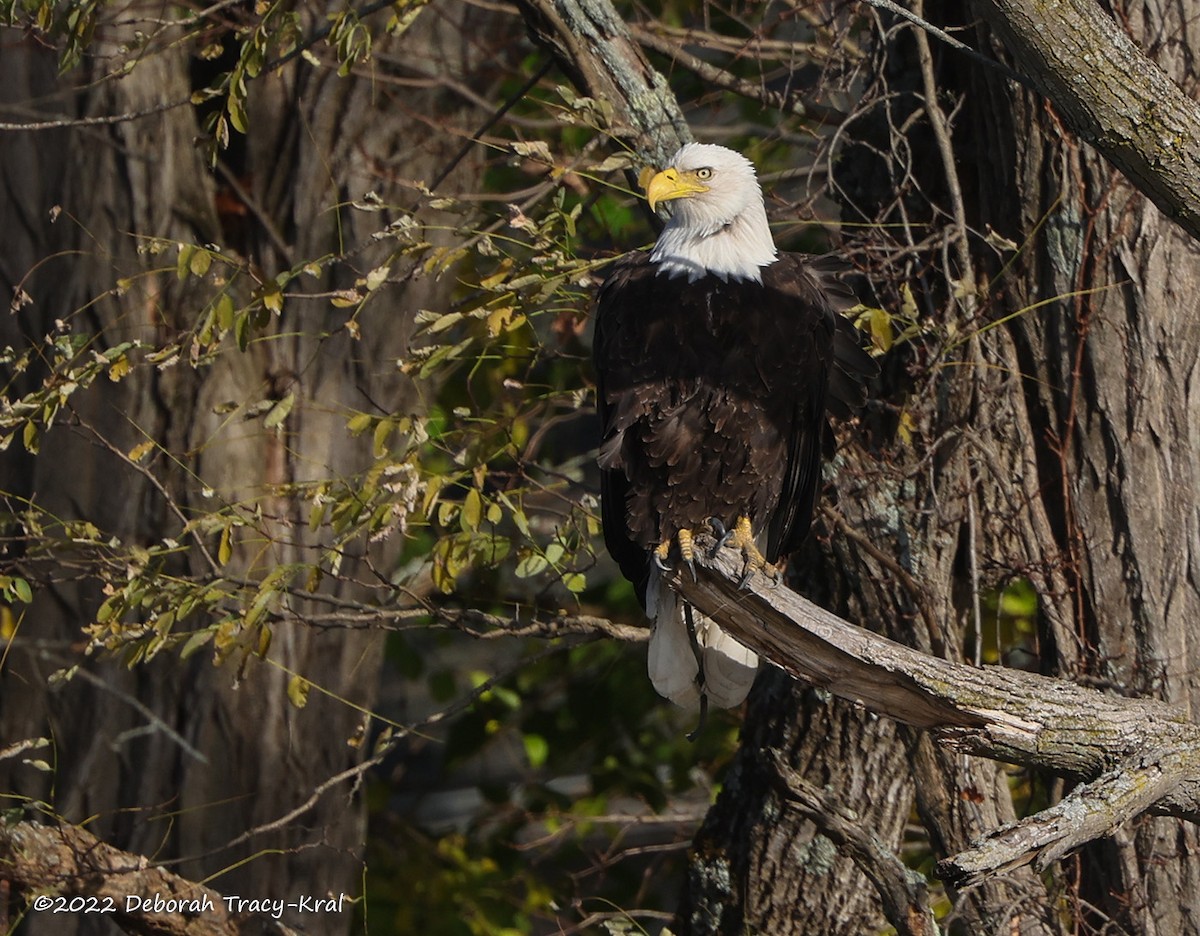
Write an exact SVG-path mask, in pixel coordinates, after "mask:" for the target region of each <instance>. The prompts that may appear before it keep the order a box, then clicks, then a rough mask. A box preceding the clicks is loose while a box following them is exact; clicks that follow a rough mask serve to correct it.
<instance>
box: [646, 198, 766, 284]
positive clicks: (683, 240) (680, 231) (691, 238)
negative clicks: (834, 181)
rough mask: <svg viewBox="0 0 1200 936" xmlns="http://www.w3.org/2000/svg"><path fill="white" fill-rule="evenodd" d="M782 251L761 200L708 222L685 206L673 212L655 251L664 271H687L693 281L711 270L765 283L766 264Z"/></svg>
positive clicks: (653, 254)
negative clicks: (729, 217) (733, 214)
mask: <svg viewBox="0 0 1200 936" xmlns="http://www.w3.org/2000/svg"><path fill="white" fill-rule="evenodd" d="M681 207H682V206H681ZM778 257H779V255H778V253H777V251H776V250H775V240H774V238H772V237H771V227H770V225H769V224H768V223H767V212H766V209H765V208H764V207H763V205H762V202H761V201H759V202H757V203H753V204H751V205H750V207H749V208H747V209H745V210H744V211H742V213H741V214H739V215H737V216H736V217H734V218H733V220H731V221H724V222H713V221H709V222H707V223H705V222H704V221H702V220H700V219H697V218H692V217H689V216H688V211H687V209H686V208H683V209H682V210H679V211H677V212H676V213H675V214H674V215H672V217H671V220H670V221H668V222H667V226H666V227H665V228H663V231H662V233H661V234H659V235H658V241H657V242H656V243H655V245H654V250H653V251H652V252H651V253H650V260H651V261H652V262H654V263H657V264H658V272H659V273H660V274H666V275H667V276H680V275H686V276H687V278H688V280H689V281H691V280H697V279H699V278H700V277H702V276H704V275H705V274H706V273H711V274H712V275H713V276H716V277H719V278H720V279H723V280H726V281H728V280H730V279H734V280H753V281H754V282H756V283H761V282H762V268H763V267H765V266H768V265H769V264H772V263H774V262H775V261H776V260H777V259H778Z"/></svg>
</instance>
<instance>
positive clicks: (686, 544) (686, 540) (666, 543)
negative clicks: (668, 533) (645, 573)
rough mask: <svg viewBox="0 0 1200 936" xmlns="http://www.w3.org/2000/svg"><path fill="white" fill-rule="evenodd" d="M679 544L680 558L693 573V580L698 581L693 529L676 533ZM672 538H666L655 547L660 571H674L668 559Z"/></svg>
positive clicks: (655, 558)
mask: <svg viewBox="0 0 1200 936" xmlns="http://www.w3.org/2000/svg"><path fill="white" fill-rule="evenodd" d="M673 542H675V543H676V544H678V546H679V558H680V559H682V560H683V564H684V565H686V566H687V567H688V569H689V570H690V571H691V573H692V581H693V582H694V581H696V546H695V541H694V539H693V536H692V531H691V530H680V531H679V532H678V533H676V534H675V539H674V541H673ZM671 543H672V540H669V539H666V540H663V541H662V542H661V543H659V544H658V545H657V546H655V547H654V565H655V566H656V567H657V568H658V570H659V571H660V572H672V571H674V568H675V567H674V566H672V565H670V564H669V562H668V561H667V560H668V559H669V558H670V556H671Z"/></svg>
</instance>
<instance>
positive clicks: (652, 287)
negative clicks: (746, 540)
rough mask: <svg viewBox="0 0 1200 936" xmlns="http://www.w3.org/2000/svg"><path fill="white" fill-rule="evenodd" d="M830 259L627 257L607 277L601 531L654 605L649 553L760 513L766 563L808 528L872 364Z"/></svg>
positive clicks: (601, 339)
mask: <svg viewBox="0 0 1200 936" xmlns="http://www.w3.org/2000/svg"><path fill="white" fill-rule="evenodd" d="M831 269H832V264H831V263H830V262H828V261H825V260H823V259H814V258H812V257H807V256H803V255H799V254H781V255H780V257H779V259H778V260H777V261H776V262H775V263H772V264H770V265H769V266H767V267H764V268H763V269H762V283H761V284H759V283H755V282H752V281H745V280H732V279H731V280H730V281H729V282H725V281H723V280H721V279H719V278H718V277H715V276H713V275H711V274H709V275H705V276H702V277H700V278H698V279H696V280H693V281H690V282H689V281H688V279H687V278H686V277H685V276H676V277H668V276H666V275H659V274H658V267H657V265H656V264H654V263H652V262H650V260H649V255H648V254H646V253H640V252H639V253H633V254H629V255H627V256H626V257H623V258H622V259H621V260H620V261H618V263H617V264H616V266H615V267H614V268H613V270H612V273H611V274H610V275H609V277H608V278H607V280H606V281H605V283H604V286H603V287H602V288H601V291H600V297H599V304H598V307H597V313H596V337H595V344H594V348H595V351H594V353H595V362H596V372H597V379H598V399H599V410H600V418H601V421H602V425H603V440H602V443H601V448H600V466H601V468H602V469H603V491H602V494H603V497H602V501H603V521H604V536H605V541H606V543H607V545H608V549H609V552H610V553H611V554H612V555H613V557H614V558H615V559H616V560H617V562H618V564H619V565H620V567H621V570H622V572H623V573H624V574H625V576H626V577H627V578H629V579H630V580H631V581H632V582H633V583H634V585H635V587H636V588H637V590H638V594H639V597H641V598H642V599H643V601H644V595H645V589H646V583H647V579H648V576H649V573H650V554H651V551H652V550H653V549H654V548H655V547H656V546H657V545H658V544H660V543H663V542H664V541H667V540H669V539H672V538H673V537H675V535H676V534H677V533H678V532H679V531H680V530H681V529H683V530H686V529H698V528H703V527H705V526H706V525H707V523H708V521H709V519H710V518H715V519H716V520H718V521H720V523H722V524H723V525H725V526H726V527H728V528H732V526H733V524H734V523H735V522H736V520H737V519H738V518H739V517H742V516H744V517H747V518H749V520H750V523H751V527H752V528H753V530H754V531H755V533H756V534H758V535H759V536H760V539H762V540H763V542H762V548H763V551H764V553H765V557H766V559H767V560H768V561H770V562H774V561H776V560H778V559H779V558H780V557H781V556H783V555H786V554H787V553H789V552H791V551H793V550H794V549H796V548H797V547H798V546H799V545H800V543H801V542H802V541H803V539H804V537H805V535H806V534H807V532H808V528H809V523H810V521H811V517H812V510H813V502H814V499H815V496H816V491H817V487H818V484H819V481H820V461H821V449H822V444H821V443H822V434H823V432H824V431H825V414H826V410H827V409H832V410H833V411H835V412H839V413H840V412H844V411H845V410H846V409H847V406H852V405H855V404H857V403H860V402H861V400H862V395H863V390H862V385H861V382H860V381H861V375H862V374H863V373H865V372H867V371H868V370H869V369H871V368H873V367H874V365H873V363H872V361H871V359H870V358H869V357H867V355H866V354H865V353H864V352H863V351H862V350H861V348H860V347H859V346H858V342H857V338H856V335H855V331H854V329H853V327H852V326H851V325H850V324H849V323H848V322H847V321H846V320H845V319H844V318H843V317H842V316H841V315H839V314H838V311H837V310H838V309H840V308H845V307H848V306H849V305H850V304H851V303H852V302H853V298H852V296H851V294H850V293H849V291H848V290H847V289H846V287H845V286H844V285H843V284H841V283H840V282H838V281H837V280H836V279H835V278H834V277H833V276H832V275H831Z"/></svg>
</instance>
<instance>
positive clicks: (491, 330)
mask: <svg viewBox="0 0 1200 936" xmlns="http://www.w3.org/2000/svg"><path fill="white" fill-rule="evenodd" d="M513 311H514V309H513V307H512V306H501V307H500V308H499V309H493V310H492V311H491V312H489V313H488V317H487V330H488V335H489V336H490V337H492V338H495V337H496V336H497V335H499V334H500V333H501V332H502V331H507V330H508V326H509V324H510V323H511V322H512V317H513Z"/></svg>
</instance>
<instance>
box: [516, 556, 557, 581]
mask: <svg viewBox="0 0 1200 936" xmlns="http://www.w3.org/2000/svg"><path fill="white" fill-rule="evenodd" d="M549 565H550V563H548V562H547V561H546V557H545V556H540V555H538V554H537V553H530V554H529V555H527V556H526V557H525V558H524V559H522V560H521V561H520V562H518V563H517V568H516V576H517V578H532V577H533V576H535V575H537V574H538V573H539V572H542V571H544V570H545V569H546V568H547V567H549Z"/></svg>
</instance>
